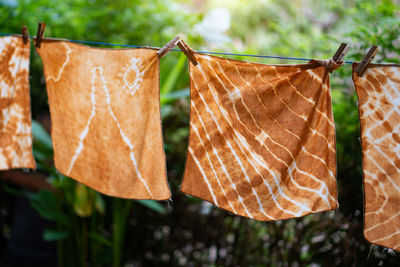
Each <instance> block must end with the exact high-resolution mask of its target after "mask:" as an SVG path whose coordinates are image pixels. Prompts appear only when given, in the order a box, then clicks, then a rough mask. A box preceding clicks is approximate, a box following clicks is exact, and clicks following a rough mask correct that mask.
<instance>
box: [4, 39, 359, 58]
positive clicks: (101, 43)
mask: <svg viewBox="0 0 400 267" xmlns="http://www.w3.org/2000/svg"><path fill="white" fill-rule="evenodd" d="M9 35H15V34H12V33H0V36H9ZM35 37H36V36H34V35H32V36H30V38H32V39H33V38H35ZM45 39H46V38H45ZM47 39H50V38H47ZM51 39H53V40H60V41H68V42H73V43H82V44H96V45H109V46H120V47H132V48H143V47H148V46H144V45H129V44H114V43H105V42H95V41H83V40H71V39H62V38H51ZM170 51H177V52H181V50H180V49H171V50H170ZM196 52H197V53H201V54H210V55H225V56H241V57H258V58H274V59H287V60H299V61H310V60H312V59H311V58H298V57H282V56H266V55H253V54H241V53H228V52H212V51H196ZM344 63H346V64H353V63H354V61H344Z"/></svg>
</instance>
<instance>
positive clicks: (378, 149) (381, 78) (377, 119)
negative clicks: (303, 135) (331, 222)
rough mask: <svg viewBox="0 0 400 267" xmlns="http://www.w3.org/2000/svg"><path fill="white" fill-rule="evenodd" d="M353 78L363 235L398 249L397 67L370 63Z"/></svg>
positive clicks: (399, 153) (399, 106) (399, 141)
mask: <svg viewBox="0 0 400 267" xmlns="http://www.w3.org/2000/svg"><path fill="white" fill-rule="evenodd" d="M356 67H357V63H355V64H354V65H353V80H354V84H355V88H356V91H357V95H358V102H359V103H358V105H359V106H358V110H359V115H360V123H361V143H362V155H363V173H364V235H365V238H366V239H367V240H368V241H369V242H371V243H373V244H378V245H382V246H386V247H389V248H392V249H395V250H397V251H400V67H399V66H387V65H386V66H384V65H379V64H370V65H369V66H368V68H367V69H366V71H365V72H364V74H363V76H362V77H359V76H358V75H357V74H356V73H355V71H354V70H355V69H356Z"/></svg>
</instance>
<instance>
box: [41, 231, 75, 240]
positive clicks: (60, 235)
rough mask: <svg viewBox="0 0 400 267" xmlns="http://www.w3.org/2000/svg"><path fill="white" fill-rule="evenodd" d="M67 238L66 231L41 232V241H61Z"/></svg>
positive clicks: (67, 233)
mask: <svg viewBox="0 0 400 267" xmlns="http://www.w3.org/2000/svg"><path fill="white" fill-rule="evenodd" d="M68 236H69V232H68V231H66V230H53V229H45V230H44V232H43V239H44V240H46V241H48V242H51V241H57V240H62V239H65V238H67V237H68Z"/></svg>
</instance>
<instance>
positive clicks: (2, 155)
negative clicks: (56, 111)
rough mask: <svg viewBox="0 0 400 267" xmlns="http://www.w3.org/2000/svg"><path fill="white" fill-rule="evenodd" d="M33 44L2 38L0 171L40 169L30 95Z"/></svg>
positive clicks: (0, 69)
mask: <svg viewBox="0 0 400 267" xmlns="http://www.w3.org/2000/svg"><path fill="white" fill-rule="evenodd" d="M29 56H30V41H28V42H27V43H26V44H24V42H23V38H22V37H17V36H8V37H2V38H0V90H1V95H0V127H1V128H0V169H1V170H7V169H11V168H32V169H34V168H36V164H35V160H34V158H33V154H32V127H31V104H30V96H29Z"/></svg>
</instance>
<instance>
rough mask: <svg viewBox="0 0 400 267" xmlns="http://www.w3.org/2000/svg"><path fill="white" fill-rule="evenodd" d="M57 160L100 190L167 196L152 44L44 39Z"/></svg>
mask: <svg viewBox="0 0 400 267" xmlns="http://www.w3.org/2000/svg"><path fill="white" fill-rule="evenodd" d="M38 52H39V54H40V56H41V57H42V60H43V64H44V72H45V77H46V84H47V92H48V97H49V104H50V114H51V122H52V130H51V133H52V140H53V146H54V161H55V166H56V168H57V169H58V170H59V171H60V172H61V173H62V174H64V175H67V176H69V177H71V178H74V179H76V180H78V181H79V182H82V183H84V184H86V185H88V186H90V187H92V188H94V189H95V190H98V191H100V192H102V193H104V194H107V195H111V196H117V197H123V198H136V199H156V200H164V199H168V198H169V197H170V191H169V187H168V184H167V180H166V167H165V154H164V150H163V141H162V134H161V117H160V99H159V59H158V57H157V54H156V52H157V50H154V49H148V48H142V49H100V48H90V47H87V46H83V45H78V44H74V43H70V42H65V41H51V40H43V41H42V44H41V47H40V49H38Z"/></svg>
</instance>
